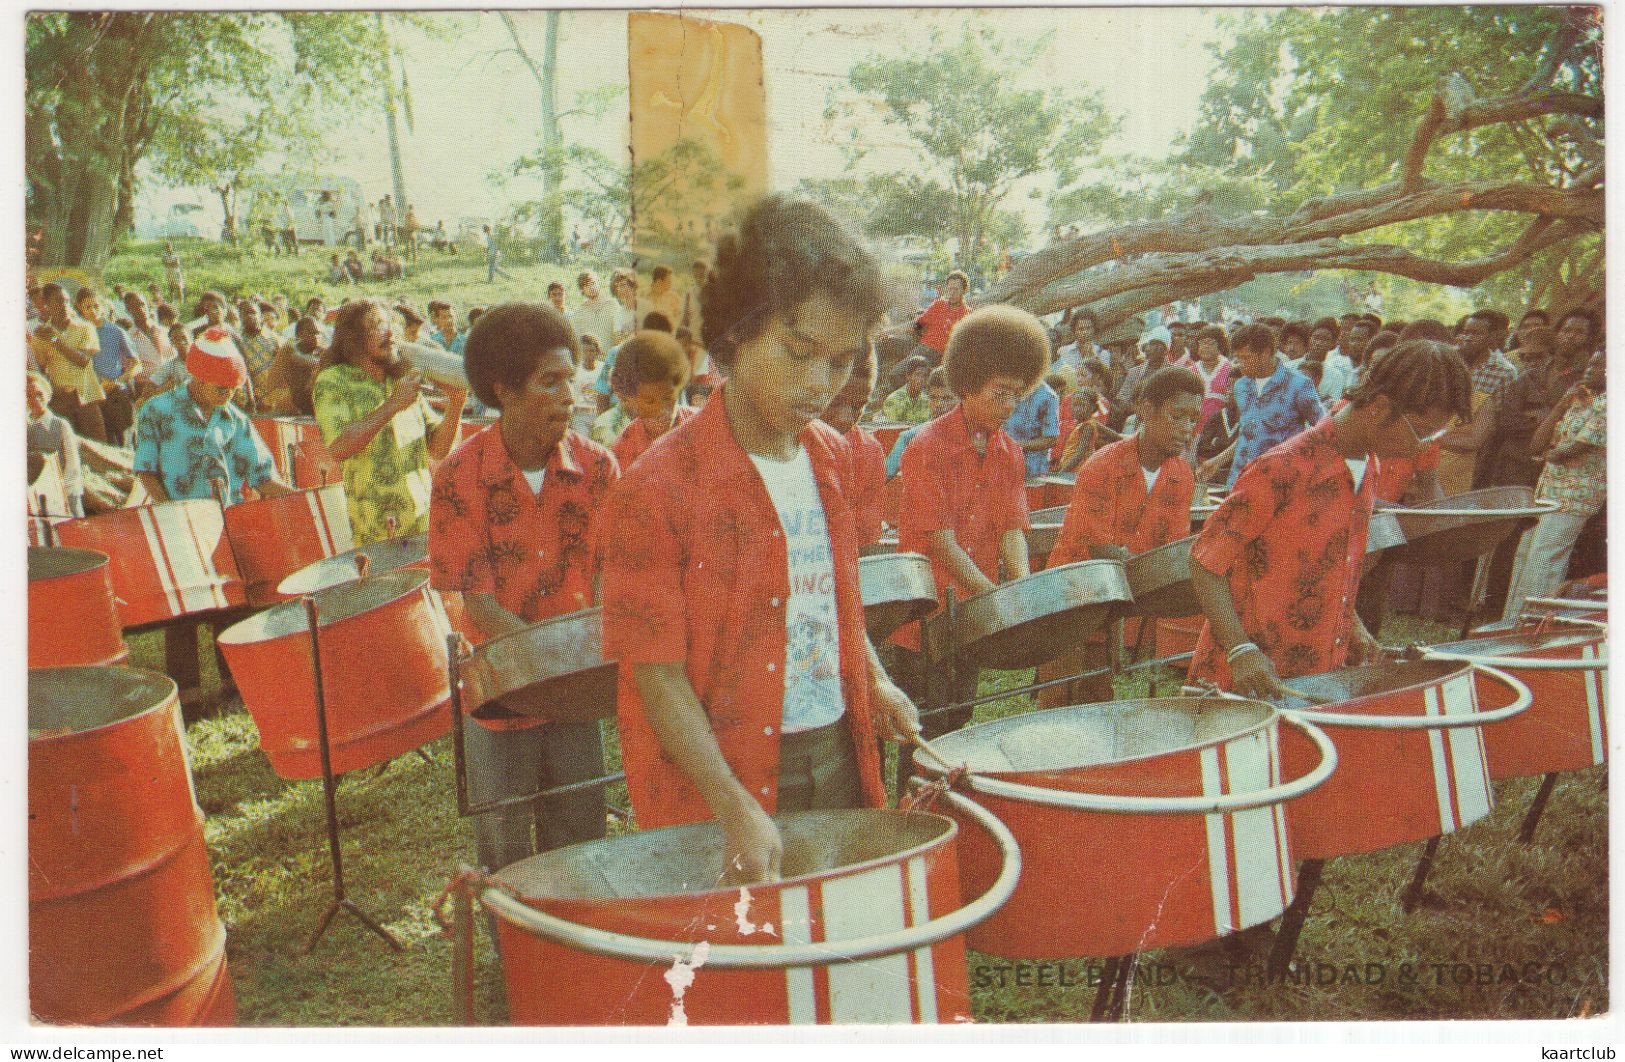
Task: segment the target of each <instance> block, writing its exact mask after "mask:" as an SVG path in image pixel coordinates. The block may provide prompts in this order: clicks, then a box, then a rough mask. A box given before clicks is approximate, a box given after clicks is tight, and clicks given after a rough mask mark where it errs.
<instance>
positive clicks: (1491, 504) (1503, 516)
mask: <svg viewBox="0 0 1625 1062" xmlns="http://www.w3.org/2000/svg"><path fill="white" fill-rule="evenodd" d="M1552 508H1553V506H1552V505H1551V504H1550V503H1547V502H1537V501H1536V500H1535V492H1534V491H1533V490H1531V489H1530V488H1528V487H1490V488H1488V489H1485V490H1470V491H1468V492H1467V493H1465V494H1456V495H1453V496H1451V497H1449V498H1441V499H1439V500H1438V501H1433V502H1427V503H1425V504H1422V505H1416V506H1410V507H1407V508H1390V509H1388V510H1387V511H1389V512H1391V513H1393V514H1394V517H1395V518H1396V519H1398V521H1399V526H1400V530H1401V531H1402V532H1403V533H1404V535H1405V544H1404V545H1402V546H1397V547H1395V548H1394V549H1393V551H1392V552H1391V554H1390V556H1391V557H1392V558H1393V559H1394V560H1396V561H1404V562H1406V563H1409V564H1443V563H1448V562H1450V561H1464V560H1472V559H1474V558H1475V557H1481V556H1483V555H1484V554H1486V553H1490V552H1492V551H1493V550H1494V549H1495V548H1496V547H1497V546H1499V545H1500V544H1501V543H1502V542H1503V541H1504V540H1506V539H1508V538H1511V537H1512V536H1514V535H1521V534H1523V533H1524V532H1525V531H1527V530H1529V529H1530V528H1531V527H1534V526H1535V522H1536V521H1537V520H1539V519H1540V517H1541V514H1543V513H1548V512H1551V511H1552ZM1429 510H1438V513H1430V512H1429ZM1439 513H1442V514H1443V515H1439Z"/></svg>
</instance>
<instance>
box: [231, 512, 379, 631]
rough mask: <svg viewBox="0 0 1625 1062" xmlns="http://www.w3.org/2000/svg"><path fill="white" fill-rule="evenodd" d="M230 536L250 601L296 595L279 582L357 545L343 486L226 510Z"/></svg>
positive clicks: (259, 602)
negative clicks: (286, 592) (353, 536)
mask: <svg viewBox="0 0 1625 1062" xmlns="http://www.w3.org/2000/svg"><path fill="white" fill-rule="evenodd" d="M226 537H228V538H229V539H230V540H231V551H232V553H233V554H234V555H235V556H236V558H237V566H238V568H239V569H241V570H242V573H243V580H244V582H245V583H246V584H247V593H248V603H249V604H250V605H274V604H276V603H277V602H279V601H284V600H286V599H287V598H289V597H292V596H295V595H293V594H284V593H282V592H280V591H279V590H278V589H277V587H278V584H279V583H281V582H282V581H283V580H284V579H286V578H287V577H288V576H290V575H293V574H294V573H295V572H298V571H301V570H302V569H304V568H306V567H308V566H309V565H311V564H313V563H314V562H316V561H319V560H322V559H324V558H327V557H331V556H333V555H335V554H338V553H344V552H347V551H349V550H351V549H353V548H354V546H355V542H354V541H353V540H352V539H351V537H350V509H349V505H348V504H347V503H346V502H345V500H344V487H343V485H342V484H339V483H334V484H332V485H331V486H327V487H317V488H315V489H312V490H302V491H296V492H294V493H292V494H283V495H279V496H277V497H275V498H262V499H260V500H259V501H251V502H243V503H242V504H240V505H233V506H231V507H230V508H228V509H227V510H226Z"/></svg>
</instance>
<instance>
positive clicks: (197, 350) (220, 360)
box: [186, 328, 248, 388]
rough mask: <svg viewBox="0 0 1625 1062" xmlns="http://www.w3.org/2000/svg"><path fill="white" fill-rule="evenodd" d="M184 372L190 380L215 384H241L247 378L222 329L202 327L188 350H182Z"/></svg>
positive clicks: (240, 357) (241, 357)
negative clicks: (184, 362) (183, 353)
mask: <svg viewBox="0 0 1625 1062" xmlns="http://www.w3.org/2000/svg"><path fill="white" fill-rule="evenodd" d="M186 371H187V372H189V373H191V374H192V378H193V379H195V380H201V381H202V382H203V383H208V384H214V385H216V386H218V387H233V388H235V387H241V386H242V385H243V381H244V380H247V379H248V366H247V365H245V364H244V363H243V356H242V354H241V353H239V352H238V350H237V344H236V343H235V342H234V341H233V340H232V338H231V333H230V332H228V331H226V330H225V329H224V328H208V329H205V330H204V331H203V332H202V333H200V334H199V335H198V337H197V338H196V339H194V340H193V341H192V349H191V350H189V351H187V352H186Z"/></svg>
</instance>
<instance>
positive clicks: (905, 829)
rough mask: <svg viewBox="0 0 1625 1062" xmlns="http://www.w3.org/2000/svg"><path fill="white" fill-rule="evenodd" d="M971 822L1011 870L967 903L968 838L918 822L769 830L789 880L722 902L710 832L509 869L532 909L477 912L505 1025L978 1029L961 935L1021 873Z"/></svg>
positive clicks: (799, 822)
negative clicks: (962, 863)
mask: <svg viewBox="0 0 1625 1062" xmlns="http://www.w3.org/2000/svg"><path fill="white" fill-rule="evenodd" d="M950 799H952V800H954V802H955V806H958V805H959V803H960V802H961V801H962V798H957V797H954V798H950ZM965 803H968V802H965ZM969 814H970V816H971V818H972V819H973V821H974V822H975V823H976V824H977V826H978V827H979V829H981V830H985V831H989V832H990V833H991V834H992V835H993V836H994V837H996V838H997V842H996V843H998V844H999V845H1001V846H1002V848H1003V850H1004V852H1005V856H1006V863H1005V873H1004V874H1003V875H1001V876H1000V877H999V878H998V880H997V881H996V882H995V883H994V886H993V887H992V888H990V889H989V890H988V892H987V893H985V894H983V895H982V896H980V897H978V898H977V899H976V900H974V901H972V902H971V903H968V904H962V903H961V901H960V891H959V867H958V861H957V858H956V855H955V852H956V840H958V839H962V838H963V837H964V836H965V833H964V832H962V831H960V830H959V829H957V828H956V827H955V824H954V823H953V821H951V820H950V819H947V818H945V817H943V816H941V815H934V814H927V813H923V812H905V811H884V810H850V811H816V812H792V813H786V814H781V815H778V816H775V817H774V821H775V823H776V824H777V825H778V828H779V831H780V833H781V835H782V836H783V838H784V857H783V864H782V866H783V874H784V877H783V880H781V881H776V882H772V883H766V884H760V885H752V886H750V887H748V888H738V887H733V888H724V887H721V886H720V882H721V881H722V875H723V835H722V830H721V827H720V826H719V825H718V824H717V823H716V822H714V821H712V822H705V823H699V824H696V825H689V826H677V827H671V828H668V829H658V830H644V831H639V832H637V833H632V834H626V835H624V836H620V837H612V838H606V839H604V840H601V841H588V842H586V843H584V844H577V845H572V846H570V847H568V848H559V849H555V850H553V851H551V852H545V853H543V854H541V855H537V856H533V857H531V858H530V859H526V860H524V861H522V862H519V863H515V864H514V865H512V866H510V867H507V868H506V869H504V870H502V871H501V872H500V874H499V875H498V877H499V878H500V879H501V880H502V881H503V882H505V883H506V884H507V885H509V886H511V887H512V888H513V889H515V890H516V891H517V893H518V894H519V896H520V897H521V898H522V899H515V898H514V897H512V896H509V895H507V894H506V893H505V892H503V891H501V890H499V889H487V890H486V891H485V892H484V893H483V894H482V896H481V900H482V902H483V903H484V904H485V905H486V907H487V909H488V910H491V911H492V912H493V913H494V914H495V915H496V916H497V918H498V919H499V931H498V935H499V938H500V940H501V955H502V966H503V973H504V976H505V978H506V981H507V990H508V991H507V994H508V1009H509V1014H510V1016H511V1017H512V1019H513V1021H514V1022H515V1023H516V1024H522V1025H667V1024H695V1025H757V1024H773V1025H801V1024H813V1023H837V1024H845V1023H870V1024H881V1023H887V1024H895V1023H905V1022H918V1023H934V1022H955V1021H969V1020H970V1018H971V1007H970V992H969V985H968V979H967V970H966V964H965V944H964V938H963V935H962V934H963V932H964V930H965V929H966V928H968V927H969V926H971V925H974V924H975V923H976V922H978V921H980V920H981V919H983V918H986V917H987V916H988V914H989V913H991V912H992V911H993V910H994V909H996V908H997V907H998V905H999V904H1001V903H1002V902H1003V901H1004V900H1005V898H1007V897H1008V896H1009V893H1010V890H1011V889H1012V888H1013V887H1014V884H1015V877H1016V875H1017V874H1018V873H1019V871H1020V855H1019V853H1017V851H1016V849H1015V844H1014V841H1013V840H1011V838H1010V835H1009V832H1008V831H1007V830H1005V829H1004V828H1003V827H1002V826H1001V825H1000V824H999V823H998V821H997V820H995V819H992V817H991V816H989V815H987V813H986V812H982V811H981V810H980V809H979V808H976V807H974V805H972V806H971V807H970V812H969ZM969 832H976V831H975V830H972V831H969Z"/></svg>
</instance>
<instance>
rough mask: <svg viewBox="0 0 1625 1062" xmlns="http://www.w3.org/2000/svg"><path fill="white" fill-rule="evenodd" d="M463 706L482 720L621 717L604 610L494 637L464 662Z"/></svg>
mask: <svg viewBox="0 0 1625 1062" xmlns="http://www.w3.org/2000/svg"><path fill="white" fill-rule="evenodd" d="M460 673H461V675H462V679H463V704H464V706H465V707H469V708H472V712H471V713H470V714H472V715H474V716H475V717H476V718H480V719H505V718H507V719H511V718H513V717H515V716H527V717H529V718H533V719H546V720H549V721H551V722H573V721H585V720H590V719H606V718H609V717H610V716H613V715H614V714H615V679H616V666H615V661H613V660H605V659H604V654H603V609H598V608H589V609H582V610H581V611H580V612H571V613H568V614H566V615H563V616H555V617H553V618H552V619H545V620H542V621H541V622H540V623H537V624H534V625H532V626H529V627H526V628H525V629H524V630H522V631H515V632H513V633H512V634H508V635H504V636H503V637H501V638H493V639H491V640H490V641H488V642H485V643H484V644H483V645H481V646H479V647H478V648H476V649H475V650H474V652H473V654H472V655H471V656H470V657H469V658H468V659H467V660H466V661H464V662H463V664H462V665H461V669H460Z"/></svg>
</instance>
